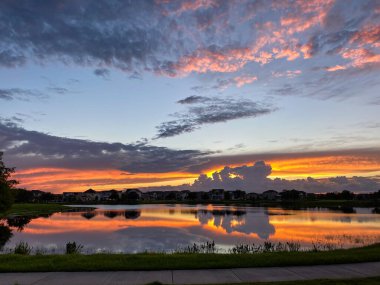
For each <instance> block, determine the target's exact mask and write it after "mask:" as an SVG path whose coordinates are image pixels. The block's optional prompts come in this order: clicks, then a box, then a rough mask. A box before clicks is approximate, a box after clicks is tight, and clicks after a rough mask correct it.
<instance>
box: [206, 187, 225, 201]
mask: <svg viewBox="0 0 380 285" xmlns="http://www.w3.org/2000/svg"><path fill="white" fill-rule="evenodd" d="M209 195H210V200H214V201H222V200H224V189H212V190H211V191H210V192H209Z"/></svg>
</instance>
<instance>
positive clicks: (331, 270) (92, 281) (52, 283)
mask: <svg viewBox="0 0 380 285" xmlns="http://www.w3.org/2000/svg"><path fill="white" fill-rule="evenodd" d="M373 276H380V262H370V263H354V264H337V265H315V266H288V267H265V268H235V269H204V270H163V271H119V272H118V271H114V272H112V271H111V272H110V271H105V272H47V273H0V285H15V284H18V285H32V284H33V285H108V284H109V285H121V284H123V285H124V284H125V285H129V284H136V285H140V284H141V285H142V284H147V283H149V282H153V281H159V282H161V283H165V284H212V283H220V284H221V283H239V282H259V281H289V280H312V279H348V278H364V277H373Z"/></svg>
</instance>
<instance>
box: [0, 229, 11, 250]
mask: <svg viewBox="0 0 380 285" xmlns="http://www.w3.org/2000/svg"><path fill="white" fill-rule="evenodd" d="M12 236H13V234H12V230H11V229H10V228H9V227H8V226H6V225H4V224H0V250H3V248H4V245H5V244H6V243H7V242H8V241H9V240H10V238H11V237H12Z"/></svg>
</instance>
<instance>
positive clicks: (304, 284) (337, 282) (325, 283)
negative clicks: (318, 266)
mask: <svg viewBox="0 0 380 285" xmlns="http://www.w3.org/2000/svg"><path fill="white" fill-rule="evenodd" d="M379 274H380V273H379ZM160 284H161V283H159V282H153V283H149V284H147V285H160ZM237 284H239V285H379V284H380V277H369V278H355V279H334V280H331V279H330V280H328V279H323V280H321V279H318V280H302V281H277V282H253V283H230V284H223V285H237Z"/></svg>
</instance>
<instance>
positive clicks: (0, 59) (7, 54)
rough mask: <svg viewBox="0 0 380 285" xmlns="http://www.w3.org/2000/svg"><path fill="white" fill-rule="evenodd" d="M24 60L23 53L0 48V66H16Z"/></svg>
mask: <svg viewBox="0 0 380 285" xmlns="http://www.w3.org/2000/svg"><path fill="white" fill-rule="evenodd" d="M25 62H26V58H25V56H24V55H23V54H16V53H14V52H13V51H11V50H0V67H1V66H2V67H16V66H20V65H23V64H24V63H25Z"/></svg>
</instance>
